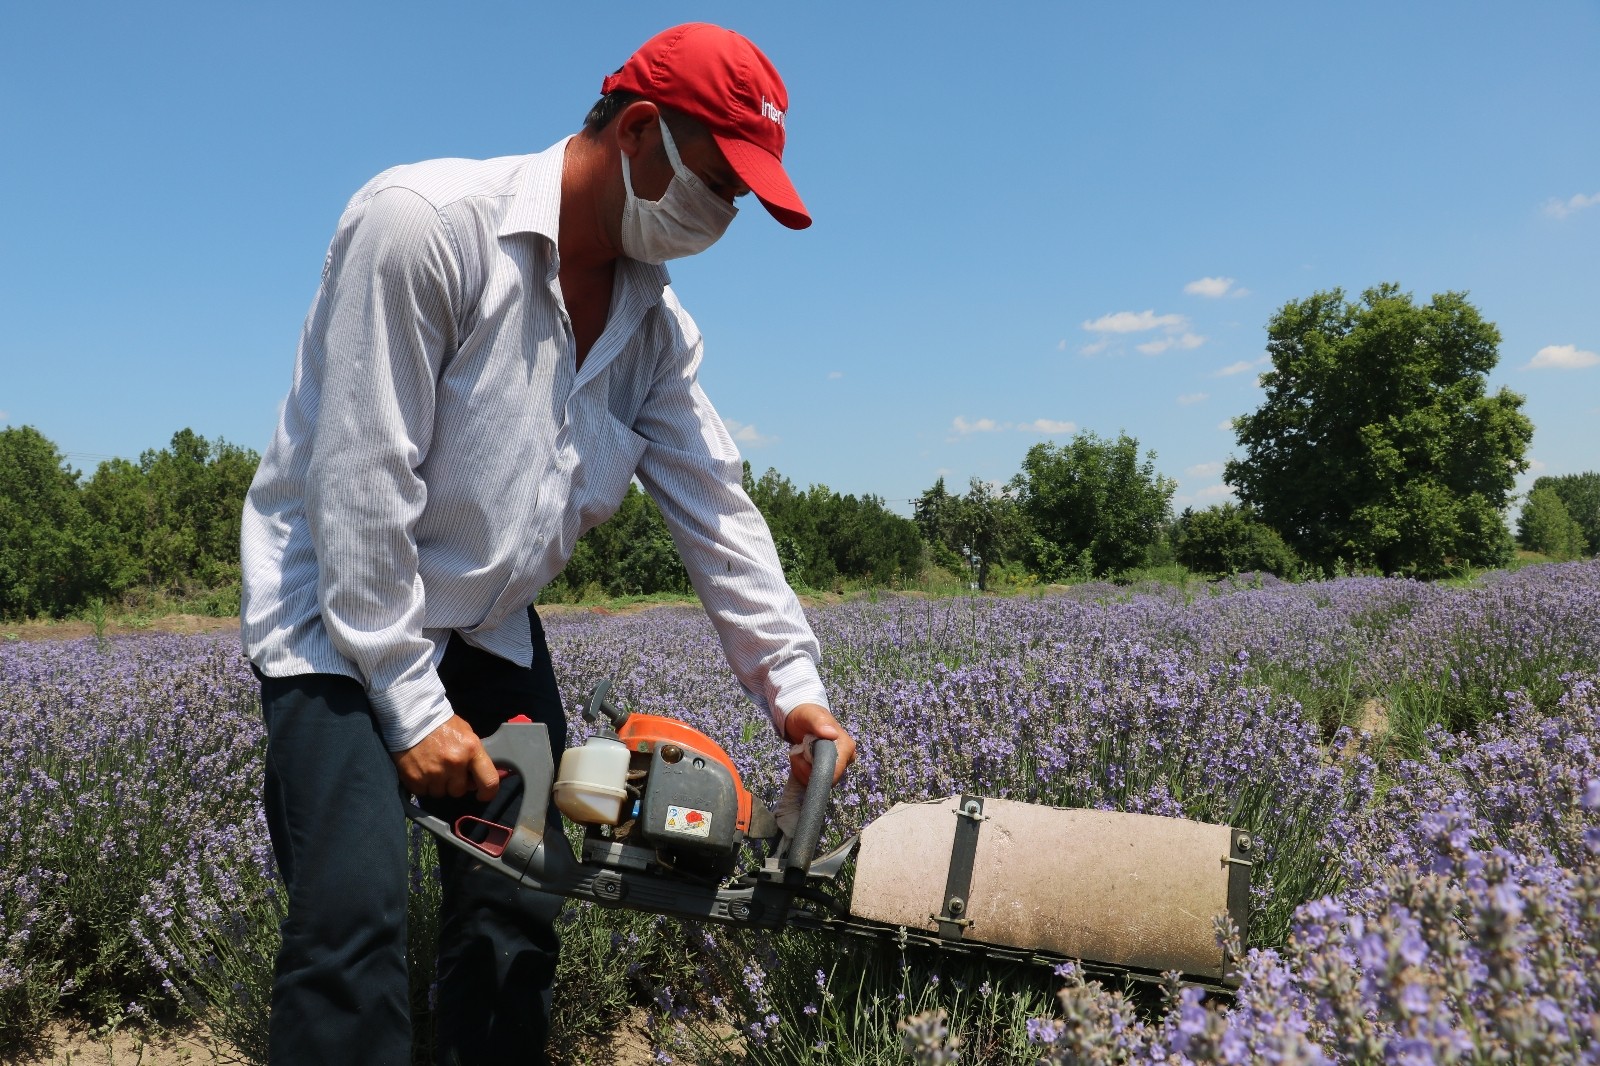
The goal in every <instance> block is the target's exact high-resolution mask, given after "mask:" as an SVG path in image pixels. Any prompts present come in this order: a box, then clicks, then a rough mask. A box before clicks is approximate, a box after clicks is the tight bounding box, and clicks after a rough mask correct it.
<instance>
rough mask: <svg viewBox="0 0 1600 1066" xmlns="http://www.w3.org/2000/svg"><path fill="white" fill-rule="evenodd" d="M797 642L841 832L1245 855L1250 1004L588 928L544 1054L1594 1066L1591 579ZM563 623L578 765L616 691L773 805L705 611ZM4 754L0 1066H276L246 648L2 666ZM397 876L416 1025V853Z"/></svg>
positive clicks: (880, 629)
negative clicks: (70, 1065)
mask: <svg viewBox="0 0 1600 1066" xmlns="http://www.w3.org/2000/svg"><path fill="white" fill-rule="evenodd" d="M812 622H813V625H814V626H815V628H816V630H817V635H818V637H819V639H820V640H821V642H822V646H823V649H824V653H825V656H826V663H825V672H826V678H827V680H828V682H829V686H830V694H831V697H832V701H833V704H834V707H835V710H836V711H837V712H838V713H839V715H840V717H841V718H842V719H843V720H844V721H845V722H846V724H847V725H848V726H849V727H850V728H851V729H852V730H853V731H854V732H855V734H856V736H857V737H858V739H859V740H860V741H861V748H862V754H861V759H860V762H859V763H858V765H857V766H856V768H855V769H854V770H853V771H852V772H851V774H850V775H849V776H848V777H847V778H846V780H845V782H844V784H843V785H842V786H841V789H840V791H839V793H838V794H837V796H836V802H835V804H834V807H833V811H832V819H833V821H832V824H831V827H830V833H831V834H832V835H833V836H834V837H835V838H842V837H843V836H844V835H846V834H849V833H851V832H854V831H855V830H856V829H858V828H859V827H860V826H861V825H863V824H865V823H866V822H867V821H870V820H871V819H872V818H874V817H876V816H877V815H879V814H881V813H882V812H884V811H885V810H887V809H888V807H889V806H890V805H891V804H892V803H894V802H897V801H901V800H916V799H924V798H931V797H936V796H943V795H947V794H949V793H952V792H958V791H962V790H966V791H975V792H979V793H983V794H986V795H991V796H1004V797H1011V798H1017V799H1024V800H1028V801H1032V802H1038V803H1047V804H1058V805H1071V806H1095V807H1103V808H1109V809H1118V810H1132V811H1145V812H1151V813H1159V814H1179V815H1184V816H1188V817H1194V818H1200V819H1204V820H1208V821H1219V822H1227V823H1229V824H1232V825H1236V826H1240V827H1243V828H1248V829H1249V830H1251V831H1252V832H1253V833H1254V834H1256V835H1257V836H1258V837H1259V838H1260V840H1261V841H1262V842H1263V845H1264V848H1265V850H1264V854H1263V855H1262V857H1261V859H1260V860H1259V862H1258V865H1257V867H1256V878H1255V880H1256V883H1255V887H1254V895H1253V899H1252V904H1251V923H1250V927H1249V930H1248V933H1247V936H1246V937H1245V938H1244V942H1243V943H1240V944H1238V945H1237V950H1238V951H1239V952H1240V955H1241V958H1242V966H1243V970H1244V974H1245V977H1244V982H1243V985H1242V987H1241V989H1240V991H1239V994H1238V997H1237V999H1236V1001H1234V1002H1232V1003H1216V1002H1204V1001H1202V1000H1201V999H1200V997H1199V996H1198V994H1197V993H1196V992H1194V991H1192V990H1187V991H1186V990H1180V989H1177V988H1174V989H1171V990H1170V991H1169V994H1168V995H1167V996H1166V998H1165V999H1164V1000H1160V999H1154V1000H1153V999H1151V998H1149V997H1146V998H1143V999H1139V998H1135V997H1132V996H1130V995H1128V994H1125V993H1124V992H1123V991H1122V990H1120V989H1108V988H1103V987H1101V986H1100V985H1098V984H1096V983H1093V982H1087V981H1085V980H1084V979H1083V977H1082V975H1081V974H1079V973H1078V972H1077V971H1076V970H1075V969H1074V968H1073V967H1071V966H1063V967H1061V968H1059V969H1058V970H1057V971H1056V972H1054V973H1052V972H1050V971H1048V970H1025V971H1011V970H1005V971H1002V970H998V969H989V970H985V969H981V968H976V967H974V966H972V965H970V964H968V965H964V966H963V965H956V964H954V963H952V962H951V961H950V960H940V959H938V958H935V957H921V956H918V955H915V954H912V955H907V956H904V957H902V956H900V955H898V954H895V953H894V952H892V951H890V952H888V953H887V954H885V953H884V952H880V951H875V950H868V949H865V948H861V947H854V948H850V949H844V948H841V947H840V946H838V945H834V944H830V943H827V942H825V941H824V940H823V939H821V938H820V937H818V936H815V935H809V934H800V933H787V934H782V935H777V936H756V935H752V934H731V933H727V932H724V931H720V930H714V929H705V928H697V927H693V926H684V925H680V924H679V923H677V922H675V921H670V920H666V919H655V918H651V917H647V916H638V915H629V914H619V913H614V912H606V911H601V910H599V909H595V908H589V907H579V906H574V907H572V908H570V909H569V911H568V913H567V915H566V917H565V918H564V926H565V928H564V933H563V936H564V945H565V948H564V958H563V965H562V971H561V974H560V975H559V981H560V987H559V988H558V992H557V997H556V999H557V1008H556V1009H557V1018H556V1025H557V1031H558V1038H557V1040H556V1041H555V1046H556V1047H557V1048H559V1049H561V1054H562V1055H563V1056H565V1061H569V1062H584V1061H592V1062H609V1061H614V1058H613V1057H612V1055H611V1052H609V1051H608V1050H607V1047H608V1045H607V1043H606V1040H607V1036H608V1034H610V1033H611V1032H613V1031H614V1030H615V1029H617V1028H618V1027H619V1026H620V1025H621V1024H622V1023H623V1022H624V1020H631V1021H630V1024H637V1023H638V1019H639V1018H640V1017H641V1011H642V1012H644V1014H645V1015H647V1017H648V1029H649V1034H650V1038H651V1039H652V1040H653V1041H654V1043H655V1045H656V1047H657V1058H658V1059H659V1060H660V1061H678V1062H697V1061H698V1062H730V1063H731V1062H754V1063H847V1064H858V1063H859V1064H866V1063H893V1062H917V1063H938V1062H957V1061H958V1062H963V1063H990V1062H993V1063H1037V1062H1044V1063H1052V1064H1054V1063H1062V1064H1065V1063H1122V1062H1141V1063H1143V1062H1151V1063H1155V1062H1193V1063H1213V1062H1247V1061H1267V1062H1283V1063H1313V1062H1361V1063H1367V1062H1372V1063H1376V1062H1394V1063H1428V1062H1473V1063H1477V1062H1484V1063H1487V1062H1600V977H1597V973H1600V854H1597V853H1600V562H1584V563H1572V564H1565V565H1550V566H1540V567H1530V568H1528V569H1525V570H1522V571H1519V572H1516V573H1512V574H1506V573H1495V574H1489V575H1486V576H1484V577H1483V578H1481V579H1479V580H1478V581H1477V582H1475V583H1473V584H1471V585H1456V586H1451V585H1442V584H1438V585H1427V584H1420V583H1416V582H1409V581H1399V580H1389V579H1368V578H1354V579H1344V580H1339V581H1332V582H1326V583H1318V584H1297V585H1290V584H1282V583H1279V582H1276V581H1275V580H1273V579H1271V578H1264V579H1235V580H1234V581H1232V582H1230V583H1223V584H1220V585H1215V586H1210V587H1189V588H1187V589H1181V588H1177V587H1173V586H1152V587H1150V588H1145V589H1138V588H1135V589H1128V588H1118V587H1114V586H1109V585H1087V586H1078V587H1075V588H1073V589H1070V590H1067V591H1064V592H1056V593H1052V594H1049V595H1039V596H1036V597H1031V598H1014V599H951V600H935V601H923V600H913V599H902V598H890V597H884V598H882V599H881V600H879V601H878V602H870V601H856V602H852V603H849V604H846V605H842V606H837V607H830V608H824V609H819V610H817V611H814V612H813V614H812ZM547 630H548V634H549V638H550V642H551V648H552V651H553V653H554V656H555V660H556V665H557V670H558V674H559V676H560V680H561V682H562V686H563V692H564V694H565V695H566V697H567V699H568V701H569V706H570V707H571V709H572V710H573V712H574V721H573V730H574V737H573V738H572V739H573V742H577V741H578V740H581V738H582V735H583V724H582V722H581V720H580V719H577V718H576V705H577V701H578V700H579V699H580V698H581V694H583V693H585V692H587V691H588V690H589V688H590V687H591V686H592V685H593V684H594V683H595V682H596V681H598V680H600V679H602V678H610V679H613V680H614V681H615V683H616V688H617V692H618V695H619V697H620V698H621V700H622V701H623V702H624V703H626V704H627V705H629V706H631V707H632V708H633V709H635V710H640V711H646V712H652V713H663V714H671V715H675V716H677V717H680V718H683V719H686V720H687V721H689V722H690V723H691V724H693V725H695V726H696V727H698V728H701V729H703V730H705V731H706V732H708V733H709V734H710V735H711V736H713V737H714V738H716V739H717V740H718V741H719V742H720V743H722V744H723V745H724V747H726V748H727V749H728V750H729V752H730V753H731V754H732V755H733V757H734V759H735V761H736V762H738V763H739V765H740V766H741V767H743V768H745V770H746V778H747V782H748V783H749V785H750V787H751V789H752V791H754V792H755V793H756V794H757V798H758V799H760V800H765V801H771V800H772V799H774V798H775V797H776V794H777V791H778V788H779V786H780V784H781V779H780V777H779V771H780V768H782V767H783V766H784V765H785V763H784V762H783V760H782V759H781V757H780V748H779V745H778V743H777V741H776V738H775V737H774V736H773V735H772V731H771V729H770V727H768V726H767V725H766V724H765V722H764V721H763V720H761V719H760V718H759V717H758V716H757V715H756V713H755V712H754V711H753V710H752V709H751V707H750V706H749V704H748V703H747V702H746V701H745V699H744V698H743V696H742V695H741V694H740V692H739V689H738V686H737V685H736V684H735V683H734V681H733V680H732V678H731V677H730V676H729V674H728V672H727V668H726V665H725V663H724V661H723V659H722V655H721V650H720V647H719V646H718V643H717V640H716V637H715V634H714V632H713V631H712V630H711V628H710V626H709V624H708V623H707V622H706V621H705V619H704V617H703V616H702V615H701V614H700V613H699V612H698V611H697V610H694V609H689V608H681V609H680V608H664V609H657V610H652V611H648V612H645V613H642V614H638V615H632V616H616V617H612V616H601V615H594V614H566V615H561V616H556V617H551V618H549V619H548V621H547ZM0 747H3V761H0V777H3V788H0V794H3V795H5V796H6V797H7V798H8V799H9V801H10V802H9V804H8V811H9V815H10V819H9V822H10V824H9V826H8V827H7V828H6V829H5V830H4V831H0V1057H3V1056H5V1055H6V1054H8V1053H9V1052H10V1051H11V1050H14V1049H17V1048H20V1047H22V1046H24V1045H25V1044H26V1043H27V1041H28V1040H29V1038H30V1037H31V1035H32V1034H34V1033H36V1032H37V1031H38V1029H39V1027H40V1026H41V1024H42V1023H43V1022H44V1021H45V1020H46V1019H49V1018H51V1017H57V1016H60V1015H62V1014H66V1013H75V1014H78V1015H80V1016H85V1017H88V1018H90V1019H91V1020H94V1021H97V1022H99V1021H106V1020H116V1019H138V1018H140V1017H141V1016H146V1017H150V1018H154V1019H164V1020H167V1021H169V1022H171V1021H174V1020H177V1019H182V1018H185V1017H197V1018H202V1019H204V1020H206V1021H207V1023H208V1024H209V1025H211V1027H212V1029H213V1031H215V1032H218V1033H220V1034H221V1035H223V1036H225V1037H226V1038H227V1039H229V1040H230V1041H232V1043H233V1044H234V1045H235V1046H237V1047H238V1048H239V1049H240V1051H241V1052H242V1053H243V1054H245V1055H246V1056H247V1057H260V1056H261V1055H262V1053H263V1050H264V1049H263V1047H262V1036H263V1033H264V1022H265V998H264V997H265V995H266V992H267V989H268V982H269V979H270V959H271V952H272V950H273V948H274V944H275V940H276V930H275V923H276V920H277V916H278V915H279V913H280V906H281V901H280V899H279V898H278V895H277V891H276V883H275V881H274V873H273V869H272V860H271V852H270V848H269V846H268V842H267V835H266V828H265V823H264V820H263V818H262V815H261V811H260V806H259V799H258V792H259V786H260V759H261V755H262V731H261V728H260V724H259V721H258V719H257V714H256V706H255V688H254V682H253V679H252V677H251V675H250V672H249V669H248V666H247V665H246V664H245V662H244V661H243V660H242V658H241V657H240V655H239V652H238V649H237V646H236V643H235V642H234V640H232V639H223V638H215V637H172V636H147V637H138V638H128V639H118V640H115V641H111V642H102V643H97V642H96V641H94V640H92V639H91V640H82V641H74V642H59V643H37V644H29V643H10V644H5V645H0ZM414 857H415V866H416V882H415V886H416V892H415V893H414V899H415V901H416V905H415V906H414V907H413V911H412V943H413V974H414V986H415V997H414V999H415V1006H416V1011H417V1013H418V1015H419V1016H420V1017H422V1018H424V1019H425V1018H426V1011H427V1003H428V991H429V989H428V986H429V981H430V977H431V975H430V972H429V963H428V959H429V958H430V955H431V944H432V936H433V927H432V924H431V917H430V914H431V905H432V893H433V886H432V883H431V879H430V877H429V869H428V868H429V866H430V864H431V862H432V852H431V845H430V844H428V843H427V842H426V841H424V840H418V841H417V846H416V848H415V854H414ZM426 1028H427V1027H426V1024H423V1025H420V1026H419V1032H420V1033H421V1034H422V1037H421V1041H422V1042H425V1039H426ZM426 1051H427V1049H426V1047H424V1046H420V1045H419V1049H418V1055H419V1056H422V1055H425V1054H426ZM419 1061H422V1060H421V1059H420V1058H419Z"/></svg>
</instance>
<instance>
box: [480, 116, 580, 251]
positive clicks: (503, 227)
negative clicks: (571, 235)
mask: <svg viewBox="0 0 1600 1066" xmlns="http://www.w3.org/2000/svg"><path fill="white" fill-rule="evenodd" d="M570 140H572V138H571V137H563V138H561V140H559V141H557V142H556V143H555V144H553V145H551V146H550V147H549V148H546V149H545V150H544V151H542V152H538V153H536V154H534V155H530V156H529V157H528V165H527V166H526V167H524V168H523V170H522V180H521V181H519V182H518V183H517V191H516V192H515V193H514V194H513V195H512V197H511V206H510V207H509V208H507V209H506V213H505V216H504V217H503V218H501V220H500V229H499V232H498V236H501V237H505V236H508V235H509V234H512V233H537V234H539V235H540V236H543V237H548V238H549V239H550V243H551V244H556V243H557V238H558V237H559V236H560V233H561V168H562V163H563V162H564V161H565V159H566V154H567V142H568V141H570Z"/></svg>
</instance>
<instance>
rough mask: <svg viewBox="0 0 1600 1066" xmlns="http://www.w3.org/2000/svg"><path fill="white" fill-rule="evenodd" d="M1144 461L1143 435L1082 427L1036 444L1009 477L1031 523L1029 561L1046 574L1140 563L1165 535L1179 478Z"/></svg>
mask: <svg viewBox="0 0 1600 1066" xmlns="http://www.w3.org/2000/svg"><path fill="white" fill-rule="evenodd" d="M1155 458H1156V456H1155V453H1154V452H1147V453H1146V454H1145V459H1144V461H1143V462H1142V463H1141V462H1140V461H1139V442H1138V441H1137V440H1135V439H1134V438H1132V437H1130V436H1128V435H1127V434H1126V433H1122V434H1119V435H1118V437H1117V439H1116V440H1114V441H1110V440H1103V439H1101V438H1100V437H1098V436H1096V435H1095V434H1094V433H1092V432H1089V431H1087V430H1086V431H1084V432H1082V433H1079V434H1077V435H1076V436H1074V437H1073V438H1072V440H1070V441H1068V442H1067V444H1065V445H1063V446H1057V445H1056V444H1055V443H1054V442H1046V443H1043V444H1036V445H1034V446H1033V447H1032V448H1029V449H1028V454H1027V455H1026V456H1025V457H1024V458H1023V460H1022V472H1021V473H1019V474H1018V475H1017V476H1016V477H1015V478H1013V479H1012V486H1013V488H1014V489H1015V491H1016V493H1017V501H1018V506H1019V508H1020V509H1021V511H1022V514H1023V516H1024V517H1025V518H1026V519H1027V521H1028V524H1029V526H1030V527H1031V531H1032V532H1031V537H1030V544H1029V556H1030V559H1029V561H1030V565H1031V566H1032V567H1033V570H1034V572H1035V573H1037V574H1038V575H1039V576H1040V577H1042V578H1044V579H1045V580H1047V581H1056V580H1060V579H1062V578H1065V577H1068V576H1072V575H1075V574H1083V575H1086V576H1095V575H1103V574H1115V573H1119V572H1121V571H1123V570H1127V569H1130V568H1132V567H1135V566H1138V565H1140V564H1141V563H1143V561H1144V559H1145V554H1146V551H1147V550H1148V549H1149V547H1150V546H1151V545H1152V544H1155V543H1156V541H1157V540H1158V539H1159V538H1160V536H1161V525H1162V523H1163V522H1164V521H1166V519H1167V516H1168V514H1169V513H1170V511H1171V501H1172V493H1173V491H1174V490H1175V489H1176V488H1177V482H1175V481H1173V480H1172V479H1171V478H1167V477H1163V476H1161V475H1160V474H1157V473H1156V470H1155Z"/></svg>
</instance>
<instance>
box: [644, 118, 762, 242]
mask: <svg viewBox="0 0 1600 1066" xmlns="http://www.w3.org/2000/svg"><path fill="white" fill-rule="evenodd" d="M657 121H660V120H659V119H658V120H657ZM661 143H662V144H663V145H665V146H666V149H667V158H668V159H669V160H671V161H672V181H671V182H670V183H669V184H668V185H667V191H666V192H664V193H662V194H661V199H659V200H641V199H639V197H637V196H635V195H634V192H633V174H632V172H631V171H630V170H629V168H628V154H627V153H626V152H624V153H622V188H623V190H624V191H625V192H626V193H627V196H628V198H627V200H626V202H625V203H624V204H623V207H622V251H623V254H624V255H626V256H627V257H628V258H629V259H637V260H639V261H640V262H641V263H665V262H666V261H667V260H668V259H681V258H683V257H684V256H686V255H695V254H697V253H699V252H703V251H705V250H706V249H707V248H709V247H711V246H712V245H713V244H715V243H716V242H717V238H718V237H720V236H722V235H723V233H724V232H726V231H727V229H728V224H729V223H730V222H732V221H733V216H734V215H737V214H738V213H739V209H738V208H737V207H735V206H733V205H732V204H730V203H729V202H728V201H726V200H724V199H723V198H722V197H720V196H718V195H717V194H716V193H714V192H712V191H711V190H710V189H708V188H706V186H705V183H704V182H702V181H701V180H700V178H699V177H698V176H696V174H695V172H694V171H692V170H690V169H689V168H688V167H686V166H684V165H683V160H682V159H681V158H680V157H679V156H678V146H677V145H676V144H674V143H673V142H672V133H671V132H670V131H669V130H668V129H667V124H666V123H665V122H661Z"/></svg>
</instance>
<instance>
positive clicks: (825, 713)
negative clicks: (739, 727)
mask: <svg viewBox="0 0 1600 1066" xmlns="http://www.w3.org/2000/svg"><path fill="white" fill-rule="evenodd" d="M783 735H784V736H785V737H786V738H788V741H789V743H791V744H799V743H801V742H802V741H804V740H805V738H806V737H816V738H817V739H819V740H831V741H833V742H834V744H835V745H837V746H838V749H839V761H838V762H837V763H836V764H834V767H833V783H834V784H836V785H837V784H838V783H839V779H840V778H842V777H843V776H844V772H845V770H846V769H847V768H848V767H849V766H850V764H851V763H853V762H855V761H856V742H855V738H853V737H851V736H850V734H849V733H847V732H846V731H845V728H844V726H842V725H840V724H839V720H838V719H837V718H835V717H834V716H833V714H832V713H831V712H830V711H829V710H828V708H826V707H824V706H822V705H821V704H817V703H802V704H800V705H799V706H798V707H796V708H795V709H794V710H792V711H790V712H789V716H788V717H787V718H785V719H784V720H783ZM789 772H790V773H791V774H793V775H794V776H795V778H796V779H798V780H799V782H800V783H801V784H802V785H804V784H809V783H810V781H811V763H810V762H809V761H808V760H807V759H806V757H805V756H804V755H801V754H799V753H795V754H792V755H790V756H789Z"/></svg>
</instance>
